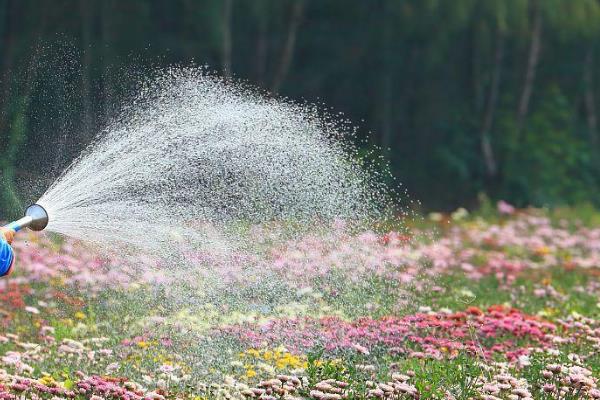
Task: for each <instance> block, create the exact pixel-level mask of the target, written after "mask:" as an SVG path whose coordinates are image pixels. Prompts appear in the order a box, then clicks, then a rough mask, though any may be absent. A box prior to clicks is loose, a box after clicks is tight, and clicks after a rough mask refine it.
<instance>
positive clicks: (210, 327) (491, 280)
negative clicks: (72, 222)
mask: <svg viewBox="0 0 600 400" xmlns="http://www.w3.org/2000/svg"><path fill="white" fill-rule="evenodd" d="M599 218H600V217H599V216H598V215H597V214H596V213H595V212H592V211H589V210H588V211H585V212H578V211H575V210H555V211H548V210H539V209H527V210H515V209H514V208H513V207H512V206H510V205H509V204H506V203H504V202H500V203H499V204H498V206H497V208H496V209H494V210H489V209H488V210H487V211H485V212H484V211H481V212H479V213H478V214H475V215H470V214H469V213H468V212H466V211H465V210H462V209H461V210H457V211H456V212H454V213H452V214H437V213H434V214H430V215H429V216H427V217H426V218H423V219H414V220H411V221H407V222H406V227H404V228H403V229H402V230H398V231H394V230H393V229H386V230H383V231H382V230H381V229H379V230H378V231H377V232H376V231H366V232H359V233H353V234H349V233H347V230H345V229H342V227H340V226H338V227H335V226H334V227H332V229H329V230H326V231H321V232H318V233H310V232H309V233H306V232H305V233H303V234H299V235H297V236H295V237H291V238H289V237H287V238H286V239H282V240H277V239H276V238H277V237H279V236H278V235H277V234H276V233H273V232H272V231H267V230H265V228H264V227H263V228H252V229H255V231H253V232H252V236H253V237H255V238H256V242H257V245H258V246H259V247H260V249H261V251H260V255H253V256H250V255H248V254H242V253H240V254H234V255H232V256H230V257H227V258H226V259H221V258H220V257H218V256H215V255H210V254H203V253H200V252H197V253H195V254H187V255H186V259H187V261H188V263H187V264H186V265H188V267H181V268H170V267H169V265H168V264H165V262H164V261H158V260H154V259H152V258H151V257H148V256H135V257H134V256H131V257H126V258H119V257H115V256H114V255H109V254H103V253H102V252H101V251H100V250H98V249H93V248H90V247H87V246H85V245H84V244H81V243H75V242H71V241H68V240H65V239H64V238H58V237H51V236H40V235H35V234H30V233H27V234H21V237H20V238H19V239H18V240H17V242H16V243H15V246H14V247H15V250H16V252H17V257H18V260H17V265H16V266H15V271H14V273H13V275H11V276H10V277H9V278H8V279H4V280H2V281H0V299H1V302H0V319H1V322H2V330H1V331H0V399H21V398H26V399H63V398H75V399H88V398H89V399H95V400H100V399H163V398H164V399H213V398H214V399H263V400H275V399H287V400H293V399H300V398H304V399H315V400H341V399H355V398H356V399H419V398H420V399H425V398H438V399H488V400H493V399H531V398H534V399H586V398H589V399H595V398H600V386H599V385H600V383H599V382H598V379H599V378H600V298H599V296H600V280H599V279H598V276H599V275H600V228H598V226H600V223H599ZM189 265H192V266H194V267H193V268H190V267H189Z"/></svg>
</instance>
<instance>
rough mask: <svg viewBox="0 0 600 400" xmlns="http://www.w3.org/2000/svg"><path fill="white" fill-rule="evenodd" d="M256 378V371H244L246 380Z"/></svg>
mask: <svg viewBox="0 0 600 400" xmlns="http://www.w3.org/2000/svg"><path fill="white" fill-rule="evenodd" d="M255 376H256V371H255V370H253V369H248V370H246V377H247V378H254V377H255Z"/></svg>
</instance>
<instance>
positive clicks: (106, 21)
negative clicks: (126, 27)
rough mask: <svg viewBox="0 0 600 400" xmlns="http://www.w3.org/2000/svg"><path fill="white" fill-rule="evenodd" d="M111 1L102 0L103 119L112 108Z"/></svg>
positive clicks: (106, 118) (106, 117) (107, 116)
mask: <svg viewBox="0 0 600 400" xmlns="http://www.w3.org/2000/svg"><path fill="white" fill-rule="evenodd" d="M112 11H113V10H112V1H111V0H104V1H103V2H102V10H101V12H102V14H101V15H102V25H101V29H102V34H101V35H102V92H103V93H102V97H103V104H104V119H105V120H108V118H109V116H110V115H111V113H112V110H113V102H114V99H113V80H112V70H111V67H112V66H111V59H112V57H111V54H112V53H111V50H110V46H111V42H112V37H111V29H112V26H111V23H110V15H111V12H112Z"/></svg>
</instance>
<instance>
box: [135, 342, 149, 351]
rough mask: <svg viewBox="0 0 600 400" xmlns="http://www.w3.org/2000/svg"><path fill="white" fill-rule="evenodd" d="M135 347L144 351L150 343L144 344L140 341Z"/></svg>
mask: <svg viewBox="0 0 600 400" xmlns="http://www.w3.org/2000/svg"><path fill="white" fill-rule="evenodd" d="M137 346H138V347H139V348H142V349H145V348H147V347H150V343H148V342H144V341H143V340H141V341H139V342H137Z"/></svg>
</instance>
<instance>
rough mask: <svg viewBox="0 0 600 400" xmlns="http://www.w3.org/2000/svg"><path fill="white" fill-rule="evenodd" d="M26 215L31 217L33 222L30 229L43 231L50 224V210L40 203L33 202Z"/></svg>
mask: <svg viewBox="0 0 600 400" xmlns="http://www.w3.org/2000/svg"><path fill="white" fill-rule="evenodd" d="M25 216H26V217H31V218H32V222H31V224H29V229H32V230H34V231H41V230H43V229H44V228H46V226H48V212H47V211H46V209H45V208H44V207H42V206H40V205H39V204H32V205H30V206H29V207H27V209H26V210H25Z"/></svg>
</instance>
